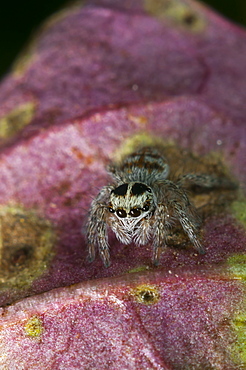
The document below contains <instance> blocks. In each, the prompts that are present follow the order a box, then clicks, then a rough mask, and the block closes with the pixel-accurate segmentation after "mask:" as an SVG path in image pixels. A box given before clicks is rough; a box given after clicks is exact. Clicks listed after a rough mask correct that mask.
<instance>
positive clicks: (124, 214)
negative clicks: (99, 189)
mask: <svg viewBox="0 0 246 370" xmlns="http://www.w3.org/2000/svg"><path fill="white" fill-rule="evenodd" d="M116 214H117V216H119V217H121V218H124V217H126V216H127V213H126V211H125V210H124V209H117V211H116Z"/></svg>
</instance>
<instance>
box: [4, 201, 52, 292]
mask: <svg viewBox="0 0 246 370" xmlns="http://www.w3.org/2000/svg"><path fill="white" fill-rule="evenodd" d="M54 243H55V233H54V230H53V228H52V225H51V224H50V222H49V221H48V220H46V219H44V218H42V217H40V216H39V215H37V214H36V212H34V211H31V210H25V209H23V208H21V207H17V206H16V207H15V206H1V207H0V293H1V292H3V291H5V290H6V289H9V288H11V289H13V288H14V289H28V288H29V287H30V285H31V284H32V283H33V281H34V280H35V279H37V278H38V277H39V276H40V275H42V274H43V273H44V272H45V271H46V270H47V268H48V266H49V263H50V261H51V259H52V257H53V256H54V248H53V247H54Z"/></svg>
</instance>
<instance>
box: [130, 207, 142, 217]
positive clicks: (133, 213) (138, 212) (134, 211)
mask: <svg viewBox="0 0 246 370" xmlns="http://www.w3.org/2000/svg"><path fill="white" fill-rule="evenodd" d="M129 215H130V216H132V217H138V216H140V215H141V209H140V208H132V209H131V210H130V212H129Z"/></svg>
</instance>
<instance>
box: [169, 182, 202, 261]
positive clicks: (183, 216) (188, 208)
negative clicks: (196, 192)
mask: <svg viewBox="0 0 246 370" xmlns="http://www.w3.org/2000/svg"><path fill="white" fill-rule="evenodd" d="M172 188H173V194H174V197H173V198H174V199H173V200H171V207H172V208H173V210H174V214H175V216H176V217H177V218H178V220H179V222H180V224H181V226H182V227H183V230H184V231H185V233H186V234H187V235H188V237H189V239H190V241H191V243H192V244H193V245H194V247H195V249H196V250H197V251H198V252H199V253H200V254H204V253H205V251H204V248H203V247H202V245H201V242H200V240H199V236H198V232H199V226H200V222H201V221H200V217H199V216H198V214H197V213H196V209H195V207H194V206H193V205H192V204H191V203H190V201H189V199H188V197H187V195H186V193H185V192H184V190H183V189H180V188H179V187H178V186H176V185H175V184H172Z"/></svg>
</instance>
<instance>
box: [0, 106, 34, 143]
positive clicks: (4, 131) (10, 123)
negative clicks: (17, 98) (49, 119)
mask: <svg viewBox="0 0 246 370" xmlns="http://www.w3.org/2000/svg"><path fill="white" fill-rule="evenodd" d="M35 111H36V103H35V102H33V101H29V102H26V103H23V104H21V105H19V106H17V107H16V108H14V109H13V110H12V111H11V112H9V113H8V114H7V115H6V116H4V117H2V118H1V119H0V138H2V139H8V138H10V137H11V136H13V135H15V134H16V133H17V132H19V131H21V130H22V129H23V128H24V127H25V126H27V125H28V124H29V123H30V122H31V121H32V119H33V116H34V114H35Z"/></svg>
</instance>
